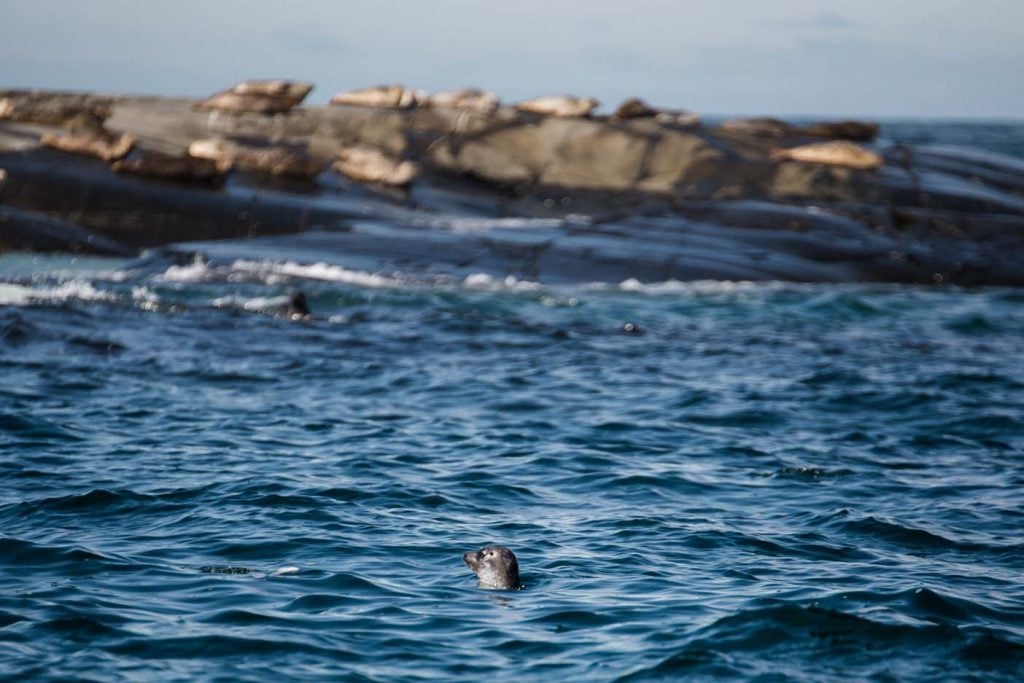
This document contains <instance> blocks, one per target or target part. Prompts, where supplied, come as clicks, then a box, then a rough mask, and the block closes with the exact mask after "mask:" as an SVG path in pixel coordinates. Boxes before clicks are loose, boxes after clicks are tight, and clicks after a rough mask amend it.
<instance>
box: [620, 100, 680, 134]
mask: <svg viewBox="0 0 1024 683" xmlns="http://www.w3.org/2000/svg"><path fill="white" fill-rule="evenodd" d="M649 118H653V119H654V120H655V121H657V122H658V123H661V124H664V125H667V126H680V127H685V128H692V127H693V126H696V125H699V124H700V116H698V115H697V114H694V113H693V112H691V111H686V110H685V109H658V108H656V107H652V106H651V105H649V104H647V103H646V102H644V101H643V100H642V99H640V98H639V97H631V98H629V99H628V100H626V101H624V102H623V103H622V104H620V105H619V108H618V109H616V110H615V113H613V114H612V115H611V117H610V119H609V120H610V121H611V122H612V123H618V122H620V121H628V120H629V119H649Z"/></svg>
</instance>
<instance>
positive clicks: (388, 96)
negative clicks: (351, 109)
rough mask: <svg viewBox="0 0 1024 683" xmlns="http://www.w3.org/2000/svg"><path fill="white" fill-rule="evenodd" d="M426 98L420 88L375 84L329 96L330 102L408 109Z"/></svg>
mask: <svg viewBox="0 0 1024 683" xmlns="http://www.w3.org/2000/svg"><path fill="white" fill-rule="evenodd" d="M425 99H426V95H425V93H423V91H421V90H410V89H409V88H406V87H405V86H402V85H375V86H373V87H370V88H359V89H358V90H348V91H346V92H342V93H338V94H337V95H335V96H334V97H332V98H331V104H349V105H354V106H357V107H377V108H380V109H409V108H411V107H415V106H416V105H418V104H420V103H421V102H423V101H424V100H425Z"/></svg>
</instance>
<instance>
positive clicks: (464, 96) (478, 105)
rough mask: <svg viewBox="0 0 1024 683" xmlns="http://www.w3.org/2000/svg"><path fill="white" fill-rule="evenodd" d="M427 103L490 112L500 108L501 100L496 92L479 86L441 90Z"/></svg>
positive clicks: (435, 105)
mask: <svg viewBox="0 0 1024 683" xmlns="http://www.w3.org/2000/svg"><path fill="white" fill-rule="evenodd" d="M427 104H429V105H430V106H431V107H438V108H447V109H467V110H470V111H478V112H481V113H484V114H490V113H492V112H494V111H495V110H496V109H497V108H498V105H500V104H501V101H500V100H499V99H498V96H497V95H495V94H494V93H490V92H485V91H483V90H479V89H477V88H462V89H461V90H439V91H437V92H436V93H434V94H433V95H431V96H430V98H429V99H428V100H427Z"/></svg>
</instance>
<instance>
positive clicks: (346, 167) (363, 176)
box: [334, 145, 420, 187]
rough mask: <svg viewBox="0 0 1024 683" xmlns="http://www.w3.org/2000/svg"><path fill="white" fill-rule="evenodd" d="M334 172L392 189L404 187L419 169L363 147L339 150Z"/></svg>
mask: <svg viewBox="0 0 1024 683" xmlns="http://www.w3.org/2000/svg"><path fill="white" fill-rule="evenodd" d="M334 170H336V171H337V172H338V173H341V174H342V175H344V176H347V177H349V178H352V179H353V180H358V181H360V182H364V183H380V184H382V185H390V186H392V187H404V186H406V185H408V184H409V183H411V182H412V181H413V180H415V179H416V177H417V176H418V175H419V174H420V167H419V165H418V164H416V163H415V162H412V161H403V160H401V159H396V158H395V157H392V156H388V155H387V154H385V153H383V152H381V151H380V150H377V149H374V148H372V147H366V146H363V145H354V146H352V147H342V148H341V149H339V150H338V160H337V161H336V162H334Z"/></svg>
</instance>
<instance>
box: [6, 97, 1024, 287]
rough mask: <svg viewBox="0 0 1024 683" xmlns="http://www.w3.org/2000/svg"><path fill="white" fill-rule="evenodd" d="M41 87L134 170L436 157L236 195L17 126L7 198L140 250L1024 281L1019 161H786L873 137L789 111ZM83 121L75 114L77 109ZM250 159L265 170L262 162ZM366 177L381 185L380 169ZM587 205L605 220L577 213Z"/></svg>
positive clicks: (826, 277) (566, 271)
mask: <svg viewBox="0 0 1024 683" xmlns="http://www.w3.org/2000/svg"><path fill="white" fill-rule="evenodd" d="M260 87H262V86H260ZM266 87H268V88H271V89H272V88H273V87H277V86H273V85H267V86H266ZM236 94H237V93H236ZM242 94H245V93H242ZM263 94H264V95H265V94H266V93H263ZM30 96H31V97H32V98H35V100H33V101H35V102H45V103H46V106H47V107H51V108H53V110H54V111H60V112H64V113H62V114H60V115H59V116H58V115H54V116H52V117H50V118H49V119H47V120H48V121H54V122H57V121H60V122H61V123H66V122H67V121H69V120H73V119H75V117H76V116H77V117H80V118H81V117H83V116H84V117H85V118H89V117H94V120H93V121H92V123H89V122H88V121H86V122H85V123H84V124H82V126H83V127H84V130H85V131H86V132H87V131H88V130H89V129H90V127H92V128H95V127H96V126H97V125H98V126H100V127H101V128H102V129H103V130H110V131H111V133H112V134H118V135H119V134H121V133H127V134H130V135H133V136H135V137H136V138H137V141H138V142H137V150H138V151H137V152H135V153H133V156H131V157H129V158H128V159H126V160H125V161H124V162H121V165H119V166H118V168H119V169H120V170H125V168H126V166H127V165H128V164H130V163H136V164H139V165H140V166H146V165H147V164H148V167H149V168H152V169H156V168H157V167H161V166H163V167H167V168H170V169H172V170H173V169H175V168H179V167H180V168H179V170H178V171H174V173H170V174H169V175H170V176H177V177H187V178H197V177H204V178H205V177H207V172H206V171H202V172H200V173H196V172H195V171H194V167H192V166H191V164H193V163H195V162H196V160H194V159H190V158H189V157H187V156H186V154H185V151H186V149H187V148H188V147H189V145H190V143H193V142H195V141H196V140H200V139H204V138H211V137H216V138H222V139H226V140H230V141H232V144H243V143H244V146H245V147H246V149H247V150H264V152H265V151H266V150H286V149H287V150H298V151H301V152H302V153H303V154H304V155H308V159H307V160H308V162H309V164H310V166H309V169H312V170H315V169H316V168H318V165H319V164H328V163H331V162H332V161H334V160H335V159H336V158H337V155H338V153H339V151H340V150H344V149H352V148H359V149H365V150H367V151H368V153H370V152H372V153H373V154H377V155H380V156H381V158H384V159H389V160H392V161H394V162H396V163H404V162H415V163H416V164H417V165H418V166H417V167H418V169H419V170H420V173H419V175H417V176H416V177H415V178H414V179H410V181H411V186H410V187H409V188H408V191H406V190H385V189H383V188H379V187H378V188H377V189H369V188H366V187H363V188H360V187H359V186H358V185H357V184H355V183H350V182H346V181H345V180H342V179H340V178H339V177H338V176H337V175H336V174H333V173H324V174H321V175H319V176H315V177H314V178H313V179H312V180H310V179H308V178H307V179H304V180H303V181H302V182H301V183H299V182H292V181H288V180H286V179H281V178H278V177H273V176H271V175H269V174H268V175H260V176H251V177H250V176H249V175H246V174H237V173H232V174H230V175H228V176H227V178H226V181H225V183H226V185H225V186H224V187H223V188H222V187H221V186H220V184H219V183H213V184H210V185H206V186H204V185H195V186H186V185H174V184H171V183H161V182H154V180H155V178H153V179H151V178H149V177H143V176H129V175H118V174H115V173H113V172H112V171H111V169H110V168H109V167H108V166H107V165H106V164H103V163H102V162H100V161H97V160H91V159H87V158H84V157H81V156H73V155H69V154H64V153H59V152H52V151H47V150H40V149H39V146H38V140H39V137H40V136H41V135H43V134H47V133H49V134H53V133H55V132H57V131H56V130H55V129H54V128H53V125H54V124H47V123H40V122H34V123H33V122H26V121H18V122H13V121H10V120H8V121H0V167H5V168H7V169H8V171H9V173H10V178H9V182H8V183H7V187H6V189H5V190H3V191H4V192H5V194H4V195H3V197H2V199H0V201H3V202H4V205H5V208H6V207H9V208H10V209H12V210H15V211H23V212H34V213H35V214H39V215H43V216H44V217H45V218H47V219H49V220H55V221H64V222H65V223H66V224H70V225H73V226H74V227H76V228H78V229H80V230H85V231H89V232H91V233H92V234H94V235H104V236H106V237H109V238H112V239H114V240H117V241H118V242H121V243H124V244H127V245H130V246H133V247H143V246H154V245H161V244H168V243H172V242H182V241H188V240H197V241H198V240H211V239H223V238H237V237H249V236H251V237H260V236H268V235H278V234H284V233H294V232H303V231H316V233H317V234H318V235H323V234H324V232H323V231H331V232H330V236H329V238H328V237H323V239H325V240H329V241H331V242H332V244H334V245H335V247H336V248H337V249H339V250H341V252H342V253H345V254H349V255H351V256H352V258H353V259H362V261H360V267H364V266H365V267H372V264H379V263H385V262H386V263H401V264H404V265H409V266H410V267H415V268H423V267H428V268H429V267H435V266H436V267H439V268H444V269H447V270H449V271H460V269H462V268H475V269H476V272H481V271H482V272H491V271H492V270H493V271H494V272H501V273H509V274H514V275H516V276H522V277H530V278H544V279H547V280H570V281H577V280H584V281H585V280H615V279H620V280H621V279H626V278H637V279H640V280H644V281H646V280H658V279H669V278H675V279H694V278H704V277H710V278H733V279H786V280H808V281H851V280H884V281H899V282H937V281H940V280H941V281H942V282H960V283H964V284H983V283H999V284H1018V285H1024V262H1022V258H1021V254H1022V253H1024V233H1022V231H1021V229H1020V226H1021V223H1022V221H1024V162H1021V161H1020V160H1019V159H1013V158H1010V157H1004V156H1001V155H993V154H989V153H985V152H977V151H974V150H963V149H958V148H950V147H938V146H927V145H925V146H904V147H890V148H883V149H882V150H881V151H882V152H883V154H884V159H885V164H884V165H883V166H881V167H880V168H878V169H877V170H873V171H865V170H858V169H855V168H849V167H848V165H847V166H842V165H838V166H837V165H833V164H828V163H823V162H822V160H821V159H819V160H817V161H816V162H815V163H810V162H809V160H808V159H803V160H794V159H783V158H781V156H780V155H779V154H778V153H776V154H775V158H774V159H773V152H775V151H776V150H785V151H786V154H787V155H789V156H793V155H794V150H797V149H800V148H801V147H803V146H806V145H809V144H811V143H815V142H817V143H818V144H819V145H821V144H825V145H831V146H832V147H830V148H829V149H832V150H833V151H835V149H838V147H836V145H850V144H852V143H850V142H842V141H843V140H847V141H848V140H851V139H854V138H856V139H860V140H862V141H863V140H866V139H868V137H869V136H873V135H874V134H875V132H876V130H875V129H874V124H871V123H869V122H855V121H838V122H822V123H819V124H811V125H810V126H805V127H802V128H801V127H799V126H795V125H793V124H790V123H788V122H785V121H780V120H777V119H745V120H742V121H733V122H726V123H724V124H721V125H718V126H702V125H699V124H698V123H697V122H693V123H691V124H686V125H684V124H682V123H679V122H678V121H677V122H676V123H672V122H669V121H667V120H662V119H661V117H660V113H659V115H656V116H654V117H651V116H649V115H647V114H648V112H647V111H646V110H644V111H641V110H640V107H639V105H637V106H636V111H635V112H634V114H637V116H634V117H633V118H626V119H620V120H616V121H611V120H606V119H602V118H601V117H595V118H559V117H553V116H543V115H540V114H537V113H532V112H519V111H517V110H515V109H514V108H512V107H499V108H497V109H495V110H493V111H487V110H486V109H483V110H475V109H469V108H459V107H455V106H416V107H409V108H378V107H369V106H356V105H332V106H314V107H295V108H294V109H292V110H290V111H287V112H284V113H280V114H278V115H275V116H267V115H264V114H261V113H254V112H240V113H232V114H222V113H219V112H215V113H212V114H210V113H204V112H197V111H194V110H193V104H194V102H192V101H190V100H184V99H169V98H152V97H121V98H107V99H106V100H102V99H101V98H95V97H91V96H84V95H80V94H60V93H49V94H40V93H32V94H25V93H21V94H19V93H10V92H4V93H0V98H12V97H13V98H15V99H18V98H23V99H24V98H29V97H30ZM97 102H106V104H104V105H103V106H108V107H109V109H110V111H109V114H110V115H109V118H105V119H104V118H103V117H100V116H98V115H95V116H94V115H93V114H90V113H89V107H90V106H92V103H97ZM643 106H644V107H647V106H648V105H645V104H644V105H643ZM651 109H653V108H651ZM68 112H75V113H72V114H70V119H69V118H68V117H67V113H68ZM661 113H664V112H661ZM75 125H77V124H75ZM72 128H74V125H73V126H72ZM78 130H79V131H80V130H81V129H78ZM71 132H72V133H75V132H76V130H71ZM822 138H833V140H832V141H830V142H827V143H822ZM240 141H241V142H240ZM817 149H823V147H818V148H817ZM873 151H874V150H867V151H866V153H869V154H870V153H873ZM264 152H260V153H264ZM254 153H255V152H254ZM159 154H162V155H165V156H158V155H159ZM225 156H230V157H231V158H230V161H231V162H232V163H234V164H235V166H236V168H240V167H242V166H243V164H241V163H239V160H238V155H237V154H232V155H225ZM267 156H268V158H269V157H272V156H273V154H270V153H267ZM140 160H150V161H140ZM248 168H249V170H253V171H257V172H258V173H261V174H262V173H264V172H263V171H259V170H258V169H259V168H260V166H259V165H256V164H253V165H251V166H249V167H248ZM262 168H272V165H271V166H263V167H262ZM182 169H183V171H182ZM140 170H141V169H140ZM225 170H226V169H225V168H220V169H218V172H217V173H216V174H213V173H211V174H209V177H219V174H220V173H222V172H223V171H225ZM179 171H181V172H179ZM271 173H274V171H273V170H271ZM161 175H163V176H164V177H165V178H166V177H167V175H168V173H167V172H166V171H162V172H161ZM350 177H360V178H361V179H362V180H365V181H374V178H373V177H371V176H370V175H365V174H364V175H362V176H359V175H358V174H350ZM385 192H390V193H391V194H390V195H389V194H385ZM371 195H372V196H374V197H375V199H374V201H377V202H390V203H389V204H388V205H389V206H394V207H406V206H407V205H408V204H411V205H412V208H414V209H421V210H423V211H424V213H425V214H426V215H428V214H429V213H430V212H431V211H432V210H439V211H442V212H444V211H454V212H455V213H460V212H464V208H465V207H470V208H469V212H470V213H472V214H474V215H475V216H494V217H501V216H506V215H513V216H517V217H523V216H533V217H539V218H543V219H545V221H548V220H549V221H550V224H548V223H544V226H546V227H530V228H516V229H514V230H506V229H504V228H501V227H488V228H487V229H483V230H481V231H480V232H479V233H467V232H466V231H457V230H454V229H448V228H444V227H442V228H437V229H431V230H424V229H422V228H421V227H417V226H416V225H400V226H397V227H381V226H380V225H379V224H378V225H376V226H374V228H373V231H366V230H363V229H362V228H357V229H356V228H353V224H352V223H351V219H352V218H353V217H355V216H361V215H364V208H365V207H363V206H362V205H361V204H360V200H359V198H360V197H369V196H371ZM574 214H576V215H578V214H586V215H587V216H589V218H588V219H587V220H585V221H582V222H581V221H579V220H576V219H575V218H573V215H574ZM19 220H22V219H19ZM385 222H386V221H385ZM22 224H23V225H24V223H22ZM39 225H42V223H39ZM345 230H348V232H339V231H345ZM11 234H13V233H11ZM19 234H20V235H22V237H19V238H17V239H8V240H7V243H6V246H12V245H14V246H16V245H17V244H18V243H22V244H24V245H28V247H29V248H35V246H33V245H34V244H35V242H33V241H32V240H31V239H29V238H28V237H27V236H26V232H25V230H22V231H21V232H20V233H19ZM40 234H43V233H40ZM22 238H24V241H22V242H19V240H22ZM40 239H42V238H40ZM61 239H64V238H61ZM318 239H319V238H318ZM43 241H46V240H45V239H44V240H43ZM60 241H61V240H60V239H58V240H57V242H58V243H59V242H60ZM64 241H65V242H67V240H66V239H65V240H64ZM460 272H461V271H460Z"/></svg>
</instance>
